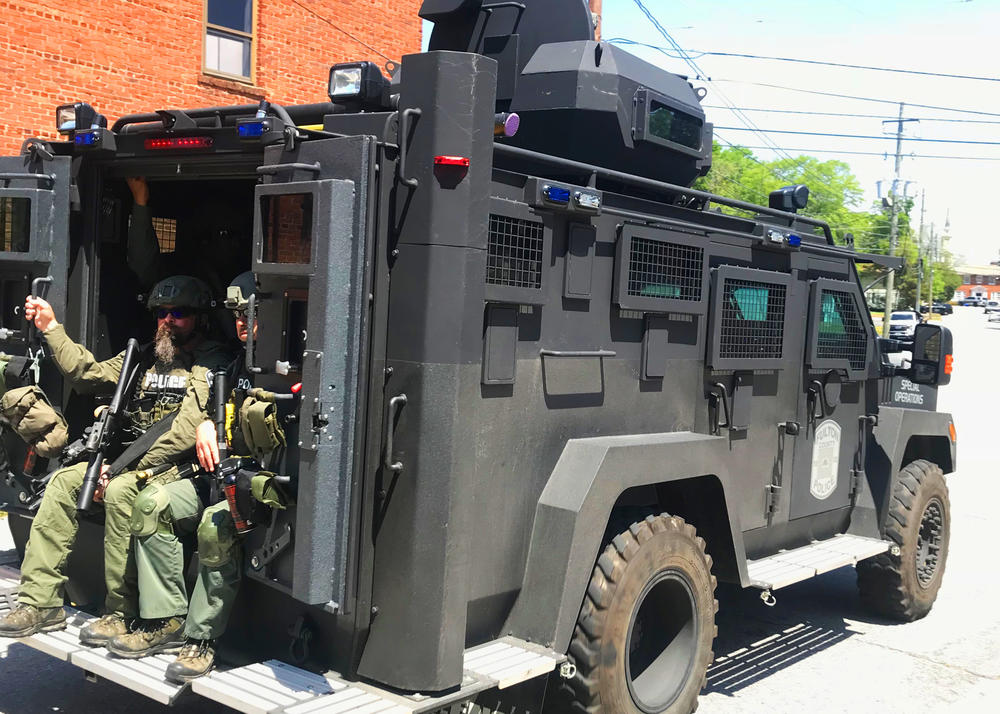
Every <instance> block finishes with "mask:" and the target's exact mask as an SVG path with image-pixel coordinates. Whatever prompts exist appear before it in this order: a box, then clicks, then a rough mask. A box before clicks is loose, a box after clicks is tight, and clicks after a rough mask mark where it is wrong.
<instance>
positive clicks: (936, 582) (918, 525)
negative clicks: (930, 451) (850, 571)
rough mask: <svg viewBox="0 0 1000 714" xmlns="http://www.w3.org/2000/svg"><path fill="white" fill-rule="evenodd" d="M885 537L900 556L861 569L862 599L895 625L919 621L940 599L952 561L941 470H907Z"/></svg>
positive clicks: (916, 466) (923, 465)
mask: <svg viewBox="0 0 1000 714" xmlns="http://www.w3.org/2000/svg"><path fill="white" fill-rule="evenodd" d="M885 535H886V537H887V538H889V539H890V540H891V541H893V542H894V543H895V544H896V546H898V552H899V554H898V555H893V554H892V553H882V554H881V555H876V556H875V557H873V558H868V559H866V560H862V561H861V562H859V563H858V566H857V570H858V590H859V591H860V593H861V599H862V600H863V601H864V602H865V603H866V604H867V605H868V606H869V607H871V608H872V609H873V610H875V611H876V612H878V613H880V614H882V615H886V616H888V617H892V618H893V619H897V620H902V621H904V622H910V621H913V620H919V619H920V618H921V617H924V616H925V615H926V614H927V613H928V612H930V611H931V607H932V606H933V605H934V600H935V599H937V594H938V590H939V589H940V587H941V579H942V578H943V577H944V566H945V563H946V561H947V560H948V541H949V539H950V536H951V505H950V503H949V501H948V486H947V484H945V480H944V474H943V473H942V471H941V467H939V466H938V465H937V464H933V463H931V462H929V461H924V460H923V459H921V460H919V461H914V462H912V463H909V464H907V465H906V466H905V467H903V469H902V470H901V471H900V472H899V478H898V480H897V481H896V486H895V487H894V488H893V493H892V502H891V503H890V504H889V515H888V518H887V523H886V526H885Z"/></svg>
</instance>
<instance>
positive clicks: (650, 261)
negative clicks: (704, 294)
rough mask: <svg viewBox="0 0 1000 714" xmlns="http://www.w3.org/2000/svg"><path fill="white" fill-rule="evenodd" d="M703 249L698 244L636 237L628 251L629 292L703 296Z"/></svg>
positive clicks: (679, 297)
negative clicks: (683, 243)
mask: <svg viewBox="0 0 1000 714" xmlns="http://www.w3.org/2000/svg"><path fill="white" fill-rule="evenodd" d="M703 257H704V251H703V250H702V249H701V248H698V247H697V246H688V245H678V244H676V243H665V242H663V241H658V240H649V239H648V238H638V237H637V238H633V239H632V246H631V249H630V251H629V265H628V294H629V295H634V296H639V297H652V298H670V299H673V300H695V301H697V300H701V281H702V278H701V275H702V273H701V268H702V261H703Z"/></svg>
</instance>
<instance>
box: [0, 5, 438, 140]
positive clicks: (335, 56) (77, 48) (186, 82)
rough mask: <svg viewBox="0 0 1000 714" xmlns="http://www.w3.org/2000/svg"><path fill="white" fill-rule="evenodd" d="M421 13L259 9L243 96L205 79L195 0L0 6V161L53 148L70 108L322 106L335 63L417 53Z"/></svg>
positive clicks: (236, 88)
mask: <svg viewBox="0 0 1000 714" xmlns="http://www.w3.org/2000/svg"><path fill="white" fill-rule="evenodd" d="M420 4H421V0H297V1H296V0H258V2H257V17H256V26H255V35H256V36H255V42H256V43H257V46H256V67H255V69H256V75H255V82H254V84H253V85H252V86H244V85H240V84H239V83H234V82H215V81H206V80H205V77H204V75H202V71H201V68H202V43H203V37H202V33H203V25H202V17H203V6H204V2H203V0H173V1H172V2H155V1H153V0H145V1H140V0H116V1H115V2H107V1H104V2H98V1H97V0H91V1H90V2H85V3H75V4H70V5H67V4H65V3H62V2H55V1H54V0H44V1H41V0H40V1H37V2H32V1H31V0H20V1H11V0H0V89H2V90H3V91H2V92H0V155H10V154H16V153H17V152H18V150H19V149H20V146H21V142H22V141H23V140H24V139H25V138H27V137H29V136H41V137H44V138H57V135H56V133H55V108H56V107H57V106H58V105H60V104H64V103H68V102H72V101H86V102H89V103H91V104H92V105H93V106H94V107H95V108H96V109H97V110H98V111H99V112H101V113H102V114H104V115H105V116H106V117H108V122H109V125H110V124H111V123H114V121H115V119H117V118H118V117H120V116H122V115H125V114H132V113H136V112H147V111H153V110H156V109H182V108H192V107H201V106H217V105H228V104H249V103H253V102H255V101H257V100H258V99H259V98H260V97H266V98H267V99H268V100H270V101H274V102H277V103H280V104H300V103H307V102H321V101H325V100H326V99H327V97H326V81H327V73H328V71H329V67H330V65H331V64H334V63H336V62H347V61H353V60H363V59H368V60H372V61H376V62H378V63H379V64H382V63H383V62H384V61H385V60H384V58H383V57H380V56H379V54H378V53H379V52H381V53H382V54H384V55H386V56H388V57H390V58H392V59H394V60H397V61H398V60H399V58H400V57H401V56H402V55H404V54H408V53H411V52H418V51H419V50H420V33H421V23H420V18H419V17H417V10H418V9H419V7H420ZM306 8H308V9H306ZM310 10H311V12H310ZM317 16H318V17H317ZM331 23H332V25H331ZM333 25H336V26H338V27H340V28H342V29H343V30H344V31H346V32H348V33H350V34H351V35H354V36H355V37H357V38H358V40H360V41H361V42H363V43H364V44H367V45H370V46H371V47H373V48H375V50H377V51H378V52H376V51H373V50H372V49H369V48H367V47H365V46H364V44H361V43H359V42H358V41H356V40H353V39H351V38H350V37H349V36H348V35H346V34H344V32H342V31H340V30H338V29H336V28H335V27H334V26H333Z"/></svg>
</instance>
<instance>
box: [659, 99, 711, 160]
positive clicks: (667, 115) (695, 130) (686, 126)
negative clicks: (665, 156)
mask: <svg viewBox="0 0 1000 714" xmlns="http://www.w3.org/2000/svg"><path fill="white" fill-rule="evenodd" d="M649 133H650V134H652V135H653V136H655V137H657V138H659V139H663V140H665V141H672V142H674V143H675V144H680V145H682V146H686V147H688V148H689V149H696V150H697V149H700V148H701V122H700V121H699V120H698V119H695V118H694V117H692V116H689V115H688V114H685V113H684V112H680V111H677V110H676V109H671V108H670V107H668V106H666V105H665V104H660V103H659V102H657V101H651V102H650V103H649Z"/></svg>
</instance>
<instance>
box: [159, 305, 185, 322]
mask: <svg viewBox="0 0 1000 714" xmlns="http://www.w3.org/2000/svg"><path fill="white" fill-rule="evenodd" d="M193 312H194V310H192V309H191V308H189V307H159V308H157V309H156V319H157V320H164V319H166V317H167V315H170V317H172V318H174V319H175V320H183V319H184V318H185V317H190V316H191V314H192V313H193Z"/></svg>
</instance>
